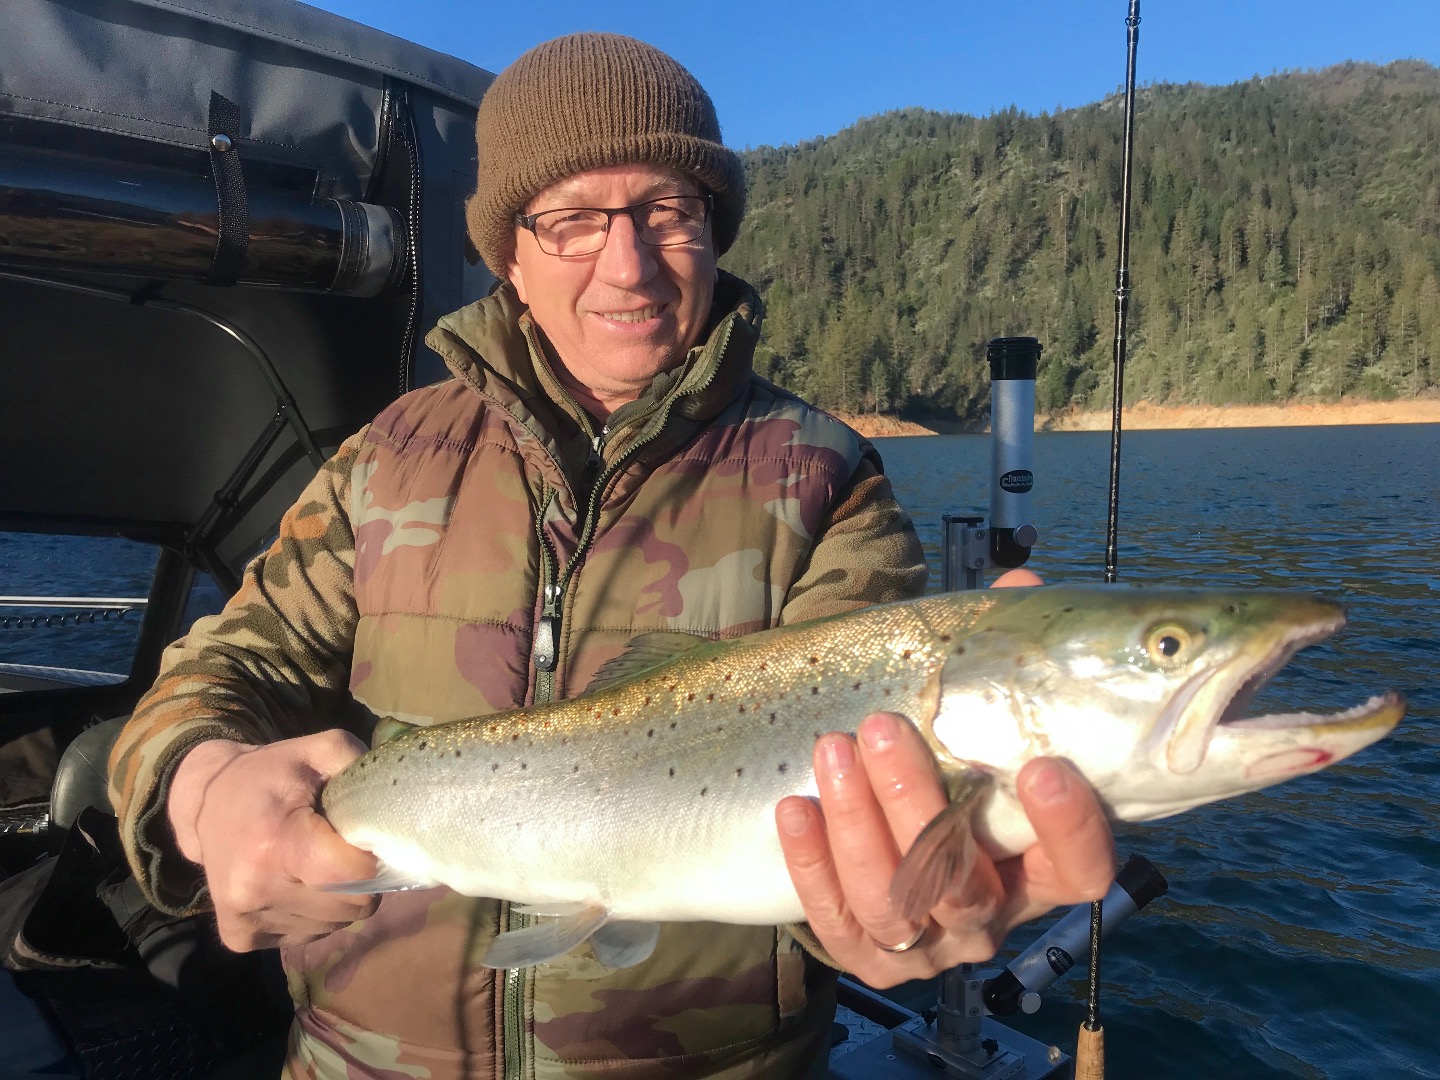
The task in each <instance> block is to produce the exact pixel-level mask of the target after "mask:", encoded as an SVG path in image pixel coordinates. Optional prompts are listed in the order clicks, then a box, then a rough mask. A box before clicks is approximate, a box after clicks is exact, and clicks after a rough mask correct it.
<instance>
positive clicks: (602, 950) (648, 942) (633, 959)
mask: <svg viewBox="0 0 1440 1080" xmlns="http://www.w3.org/2000/svg"><path fill="white" fill-rule="evenodd" d="M659 940H660V924H659V923H656V922H612V923H606V924H605V925H604V926H602V927H601V928H600V929H599V930H596V931H595V933H594V935H593V936H592V937H591V938H590V947H591V948H592V949H594V950H595V959H596V960H599V961H600V963H602V964H604V965H605V966H606V967H608V968H614V969H619V968H628V967H634V966H635V965H636V964H643V963H644V962H645V961H646V960H649V959H650V954H651V953H653V952H654V951H655V943H656V942H657V941H659Z"/></svg>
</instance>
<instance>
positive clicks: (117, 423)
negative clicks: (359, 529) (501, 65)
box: [0, 0, 493, 581]
mask: <svg viewBox="0 0 1440 1080" xmlns="http://www.w3.org/2000/svg"><path fill="white" fill-rule="evenodd" d="M490 80H491V76H490V75H489V74H488V73H487V72H485V71H482V70H481V69H479V68H476V67H474V66H473V65H471V64H468V63H465V62H464V61H461V60H458V59H456V58H454V57H450V56H446V55H444V54H441V53H437V52H434V51H431V50H429V49H425V48H422V47H420V46H418V45H414V44H412V43H410V42H406V41H402V40H400V39H398V38H394V37H391V36H390V35H387V34H383V33H380V32H378V31H375V30H372V29H369V28H367V27H363V26H360V25H358V24H356V23H353V22H350V21H349V20H346V19H342V18H339V17H337V16H334V15H330V14H328V13H325V12H322V11H319V10H317V9H315V8H311V7H307V6H305V5H303V4H299V3H295V2H292V0H4V3H0V326H3V332H0V462H3V465H0V529H26V530H41V531H70V532H84V531H89V532H102V533H119V534H122V535H130V536H134V537H137V538H147V539H154V540H159V541H161V542H164V543H167V544H169V545H171V546H174V547H177V548H181V549H183V550H185V551H186V552H187V554H189V555H190V556H191V558H192V560H193V561H195V563H196V564H197V565H200V566H202V567H204V568H206V569H209V570H211V571H212V572H214V573H215V574H216V576H217V577H219V578H220V579H221V580H222V581H225V580H227V579H228V580H233V574H234V571H235V569H236V568H237V567H238V566H239V564H240V563H241V562H242V561H243V559H244V557H245V556H246V555H247V554H249V553H251V552H253V550H254V549H255V548H256V546H257V545H259V544H261V543H263V542H264V541H265V539H266V537H267V536H268V535H269V534H270V532H271V531H272V530H273V528H274V526H275V523H276V522H277V521H278V518H279V515H280V512H281V511H282V510H283V509H284V507H285V506H286V505H288V503H289V502H290V501H291V500H293V498H294V497H295V495H296V494H298V492H299V490H300V488H301V487H302V486H303V485H304V483H305V482H306V481H307V480H308V479H309V477H310V476H312V475H313V474H314V471H315V468H316V466H317V464H318V462H319V461H321V460H322V459H323V457H324V456H325V455H326V454H328V453H329V452H331V451H332V450H333V449H334V447H335V446H337V445H338V443H339V442H340V441H341V440H342V439H343V438H344V437H345V436H347V435H348V434H350V433H351V432H353V431H354V430H356V429H357V428H358V427H360V426H361V425H362V424H363V423H365V422H366V421H367V420H368V419H370V417H372V416H373V415H374V414H375V413H376V412H377V411H378V410H379V409H380V408H382V407H383V406H384V405H385V404H386V402H388V401H389V400H390V399H392V398H393V397H394V396H395V395H396V394H398V393H400V392H403V391H404V390H407V389H410V388H413V387H415V386H418V385H423V384H424V383H427V382H432V381H434V380H435V379H437V378H442V377H444V374H445V372H444V368H443V365H441V364H440V362H439V359H438V357H436V356H434V354H432V353H430V352H429V351H428V350H426V349H425V348H424V347H423V345H421V344H420V340H421V339H422V338H423V335H424V332H425V331H426V330H428V329H429V327H430V326H432V325H433V324H434V323H435V321H436V319H438V318H439V317H440V316H441V315H443V314H444V313H446V312H447V311H451V310H454V309H455V308H458V307H460V306H462V305H463V304H465V303H467V302H469V301H471V300H474V299H476V298H478V297H480V296H482V295H484V293H485V292H486V291H487V290H488V288H489V287H490V284H491V282H492V281H493V278H491V276H490V275H489V273H488V272H487V271H486V269H485V267H484V266H483V264H480V262H479V260H478V258H477V256H476V255H475V253H474V251H473V249H472V248H471V247H470V245H469V242H468V240H467V238H466V233H465V225H464V207H463V204H464V199H465V197H466V195H467V194H468V193H469V192H470V190H471V187H472V185H473V183H474V176H475V144H474V117H475V109H476V106H477V104H478V102H479V100H480V97H481V95H482V94H483V93H484V91H485V88H486V87H487V86H488V85H489V82H490Z"/></svg>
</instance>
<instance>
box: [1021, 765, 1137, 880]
mask: <svg viewBox="0 0 1440 1080" xmlns="http://www.w3.org/2000/svg"><path fill="white" fill-rule="evenodd" d="M1015 786H1016V789H1017V791H1018V793H1019V795H1020V802H1021V804H1022V805H1023V806H1024V807H1025V813H1026V814H1027V815H1028V816H1029V818H1030V824H1031V827H1032V828H1034V830H1035V835H1036V837H1037V840H1038V843H1039V846H1040V848H1041V850H1043V851H1044V853H1045V855H1046V857H1047V858H1048V859H1049V861H1050V865H1051V866H1052V867H1053V868H1054V871H1055V884H1056V886H1057V887H1058V888H1059V889H1061V890H1063V891H1068V892H1069V893H1070V894H1071V895H1070V898H1069V899H1068V900H1063V901H1060V902H1068V903H1080V902H1082V901H1085V900H1098V899H1099V898H1100V897H1102V896H1104V895H1105V891H1106V890H1107V889H1108V888H1109V887H1110V882H1111V881H1112V880H1114V877H1115V839H1114V837H1113V836H1112V835H1111V832H1110V824H1109V822H1108V821H1107V820H1106V818H1105V812H1104V810H1102V809H1101V807H1100V802H1099V800H1098V799H1097V798H1096V797H1095V792H1094V791H1093V790H1092V789H1091V787H1090V785H1089V784H1087V783H1086V782H1085V781H1084V780H1083V779H1082V778H1081V777H1080V776H1079V775H1078V774H1077V773H1076V772H1075V771H1074V770H1073V769H1072V768H1070V766H1068V765H1066V764H1065V763H1064V762H1060V761H1056V760H1054V759H1053V758H1035V759H1034V760H1032V761H1028V762H1026V763H1025V765H1024V767H1023V768H1022V769H1021V770H1020V773H1019V775H1018V776H1017V777H1016V785H1015Z"/></svg>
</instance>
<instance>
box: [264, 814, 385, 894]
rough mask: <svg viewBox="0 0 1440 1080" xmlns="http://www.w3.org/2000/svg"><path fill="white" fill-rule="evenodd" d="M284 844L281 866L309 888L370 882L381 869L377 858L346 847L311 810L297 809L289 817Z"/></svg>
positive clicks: (286, 822)
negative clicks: (338, 883) (347, 882)
mask: <svg viewBox="0 0 1440 1080" xmlns="http://www.w3.org/2000/svg"><path fill="white" fill-rule="evenodd" d="M281 843H282V844H283V848H282V851H281V859H280V864H281V866H282V867H283V868H284V870H285V872H286V873H287V874H288V875H289V876H290V877H291V878H293V879H294V880H295V881H299V882H303V883H304V884H306V885H331V884H335V883H337V882H342V881H368V880H369V879H370V878H373V877H374V876H375V872H376V870H377V868H378V866H379V864H378V862H377V861H376V859H375V856H374V855H372V854H370V852H368V851H362V850H361V849H360V848H357V847H352V846H351V845H350V844H347V843H346V842H345V841H344V840H343V839H341V837H340V834H339V833H337V832H336V831H335V830H334V828H333V827H332V826H331V825H330V822H328V821H326V820H325V818H323V817H321V816H320V815H319V814H317V813H315V811H313V810H311V809H310V808H309V807H297V808H296V809H295V810H292V811H291V812H290V814H289V815H288V816H287V817H286V821H285V827H284V830H283V833H282V839H281Z"/></svg>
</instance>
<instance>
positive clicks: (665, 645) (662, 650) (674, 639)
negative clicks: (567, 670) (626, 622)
mask: <svg viewBox="0 0 1440 1080" xmlns="http://www.w3.org/2000/svg"><path fill="white" fill-rule="evenodd" d="M710 643H711V642H710V639H709V638H707V637H701V636H699V635H698V634H686V633H682V632H681V631H679V630H656V631H654V632H653V633H649V634H641V635H640V636H639V637H637V638H635V639H633V640H632V641H631V642H630V644H629V645H627V646H626V648H625V651H624V652H622V653H621V654H620V655H619V656H617V657H615V658H614V659H613V660H608V661H606V662H605V663H604V664H602V665H600V670H599V671H597V672H595V677H594V678H593V679H591V680H590V685H589V686H587V687H586V688H585V692H586V693H587V694H593V693H594V692H595V691H597V690H605V689H608V688H609V687H612V686H618V685H619V684H621V683H626V682H629V681H630V680H631V679H637V678H639V677H640V676H641V675H645V674H648V673H649V672H652V671H654V670H655V669H656V668H659V667H664V666H665V665H666V664H668V663H670V662H671V661H673V660H678V659H680V657H682V656H684V655H685V654H686V653H688V652H690V651H692V650H694V649H698V648H699V647H700V646H701V645H709V644H710Z"/></svg>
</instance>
